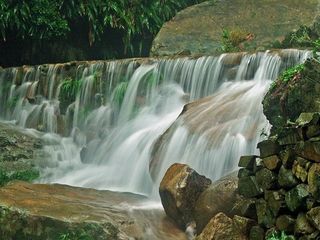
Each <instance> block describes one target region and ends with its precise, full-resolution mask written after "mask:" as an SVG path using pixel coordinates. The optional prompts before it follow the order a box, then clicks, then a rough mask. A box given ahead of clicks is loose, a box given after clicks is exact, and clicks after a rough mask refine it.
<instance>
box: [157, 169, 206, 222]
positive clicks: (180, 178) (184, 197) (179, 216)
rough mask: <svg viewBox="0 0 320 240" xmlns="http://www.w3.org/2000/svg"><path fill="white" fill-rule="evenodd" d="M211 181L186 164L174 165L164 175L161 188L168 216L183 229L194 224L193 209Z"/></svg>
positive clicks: (161, 195) (163, 204) (160, 191)
mask: <svg viewBox="0 0 320 240" xmlns="http://www.w3.org/2000/svg"><path fill="white" fill-rule="evenodd" d="M210 184H211V180H210V179H208V178H206V177H204V176H201V175H199V174H198V173H197V172H196V171H195V170H193V169H191V168H190V167H189V166H187V165H185V164H179V163H175V164H173V165H172V166H171V167H170V168H169V169H168V170H167V172H166V174H165V175H164V177H163V179H162V181H161V183H160V188H159V193H160V198H161V202H162V206H163V208H164V210H165V212H166V214H167V215H168V216H169V217H170V218H172V219H173V220H175V221H176V223H178V225H179V226H180V227H182V228H185V226H186V225H187V224H188V223H190V222H192V221H193V220H194V219H193V209H194V207H195V203H196V201H197V199H198V198H199V196H200V194H201V193H202V192H203V191H204V190H205V189H206V188H208V187H209V185H210Z"/></svg>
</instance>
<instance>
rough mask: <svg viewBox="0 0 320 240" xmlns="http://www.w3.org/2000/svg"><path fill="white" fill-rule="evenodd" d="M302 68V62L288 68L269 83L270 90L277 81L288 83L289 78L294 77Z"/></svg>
mask: <svg viewBox="0 0 320 240" xmlns="http://www.w3.org/2000/svg"><path fill="white" fill-rule="evenodd" d="M304 69H305V65H304V64H303V63H302V64H298V65H296V66H293V67H291V68H288V69H287V70H285V71H284V72H283V73H282V74H281V75H280V77H279V78H278V79H277V80H276V81H274V82H273V83H272V84H271V86H270V90H272V89H273V88H274V87H275V86H276V85H277V83H280V84H282V83H288V82H289V81H290V80H292V79H294V78H295V77H296V76H297V75H298V74H300V73H301V72H302V71H303V70H304Z"/></svg>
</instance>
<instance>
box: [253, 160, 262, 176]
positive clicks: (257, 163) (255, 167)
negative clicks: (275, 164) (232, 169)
mask: <svg viewBox="0 0 320 240" xmlns="http://www.w3.org/2000/svg"><path fill="white" fill-rule="evenodd" d="M263 167H264V165H263V161H262V159H261V158H256V160H255V161H254V164H253V172H254V173H256V172H258V171H259V170H261V169H262V168H263Z"/></svg>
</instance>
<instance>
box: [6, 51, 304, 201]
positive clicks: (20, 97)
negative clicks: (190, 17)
mask: <svg viewBox="0 0 320 240" xmlns="http://www.w3.org/2000/svg"><path fill="white" fill-rule="evenodd" d="M280 55H281V56H280ZM307 56H308V53H307V52H303V51H297V50H284V51H282V52H280V54H278V53H268V52H267V53H257V54H253V55H247V54H233V55H231V54H224V55H221V56H220V57H217V58H215V57H201V58H198V59H188V58H181V59H174V60H173V59H172V60H153V61H149V62H144V63H142V64H141V65H140V66H138V65H139V64H138V62H137V61H131V62H98V63H95V64H91V65H89V66H85V65H84V66H79V67H78V71H77V76H78V79H82V82H83V84H82V87H81V90H80V92H79V94H78V96H77V98H76V102H75V103H73V104H71V105H70V106H69V108H68V110H67V113H66V116H61V114H60V110H59V101H58V97H59V94H60V87H61V81H62V79H63V70H61V69H60V68H62V67H61V66H59V65H52V66H49V70H48V73H49V72H50V74H49V75H48V76H47V79H45V80H43V79H41V71H43V70H41V67H38V68H34V69H31V70H30V69H29V70H27V73H25V75H24V78H23V81H22V83H21V84H20V85H19V84H16V81H17V80H16V78H17V76H16V75H17V74H16V70H15V69H12V70H10V72H8V71H7V72H5V73H0V74H1V75H0V86H3V83H4V81H8V80H10V81H11V85H10V89H11V92H10V96H8V95H7V93H5V92H4V91H3V89H2V90H1V89H0V90H1V91H0V99H4V100H3V101H2V102H6V104H7V105H6V104H3V103H0V111H1V113H2V115H3V117H4V118H6V119H7V120H8V119H14V120H16V122H17V123H18V124H19V125H21V126H23V127H35V128H38V129H39V128H40V129H41V130H44V131H47V132H48V133H47V134H45V135H44V136H43V139H44V140H45V141H46V143H47V145H46V146H45V150H46V151H47V152H48V153H49V154H48V158H47V159H43V162H42V163H41V166H45V167H43V168H42V169H41V172H42V177H41V180H40V181H41V182H57V183H64V184H70V185H76V186H82V187H93V188H97V189H110V190H116V191H127V192H135V193H142V194H145V195H151V194H152V193H155V192H157V189H158V184H159V181H160V179H161V178H162V176H163V175H164V173H165V171H166V169H167V168H168V167H169V166H170V165H171V164H172V163H174V162H183V163H188V164H189V165H190V166H191V167H192V168H194V169H196V170H197V171H199V172H200V173H201V174H205V175H206V176H207V177H210V178H211V179H217V178H219V177H221V176H222V175H224V174H226V173H228V172H230V171H232V170H234V169H235V168H236V165H237V161H238V159H239V157H240V156H241V155H244V154H253V153H255V151H256V150H255V147H256V143H257V142H258V141H259V139H260V134H261V131H262V129H263V128H265V131H268V124H267V122H266V119H265V118H264V116H263V113H262V105H261V100H262V98H263V95H264V93H265V92H266V90H267V88H268V86H269V84H270V82H271V81H272V80H274V79H275V78H276V77H277V76H278V75H279V73H280V72H281V71H282V70H283V69H285V68H286V67H288V66H292V65H294V64H296V63H299V62H302V61H304V59H305V58H306V57H307ZM240 60H241V61H240ZM96 72H100V74H102V76H101V78H102V81H103V82H104V84H103V82H100V84H99V86H98V87H96V88H97V89H98V92H94V91H93V90H92V89H94V88H95V86H94V85H95V80H94V74H95V73H96ZM124 81H129V83H128V86H127V91H126V93H125V96H124V99H123V103H122V105H121V107H119V106H117V104H116V103H115V102H114V99H115V92H113V90H114V89H115V86H117V85H118V84H119V83H120V82H124ZM148 81H149V82H148ZM43 82H45V83H47V85H45V84H43ZM40 83H42V84H40ZM105 83H106V84H105ZM40 85H41V86H42V90H41V86H40ZM45 86H47V87H45ZM43 89H44V90H43ZM39 93H42V94H41V96H37V95H36V94H38V95H39ZM96 93H99V94H100V95H102V97H101V99H102V100H101V101H100V102H102V103H103V104H102V105H98V106H94V107H93V105H94V104H93V102H94V101H95V98H96V97H97V95H96ZM26 96H27V97H28V98H35V99H36V102H35V103H29V101H26V98H25V97H26ZM205 96H212V97H211V98H210V100H209V101H207V102H206V103H203V104H201V105H202V106H201V107H199V109H198V110H195V111H194V112H191V113H190V114H188V116H187V117H185V118H184V117H181V118H179V119H178V120H177V121H176V122H175V124H174V126H173V127H172V128H171V130H170V134H169V138H168V139H167V140H166V142H165V143H164V145H163V146H162V148H161V150H160V151H159V156H160V157H159V160H158V161H159V162H157V164H155V165H154V166H155V167H152V172H153V173H154V175H155V178H156V183H153V181H152V180H151V176H150V173H149V162H150V160H151V152H152V148H153V145H154V143H155V142H156V140H157V139H158V138H159V137H160V136H161V134H162V133H164V132H165V131H166V130H167V129H168V128H169V127H170V126H171V125H172V123H173V122H174V121H175V119H176V118H177V117H178V116H179V114H180V112H181V110H182V108H183V106H184V104H185V103H187V102H189V101H192V100H196V99H199V98H202V97H205ZM13 99H16V100H17V103H16V104H15V107H14V109H12V108H10V107H8V105H9V104H8V103H7V102H8V101H10V100H13ZM87 109H89V110H88V111H87ZM72 112H74V114H73V116H72ZM84 112H85V114H84ZM68 114H70V115H71V116H72V121H71V122H72V123H71V125H72V128H73V130H72V131H71V135H70V137H64V138H63V137H61V136H59V135H58V134H54V132H57V131H58V129H59V123H58V118H64V119H65V124H67V122H68V121H67V119H68V117H67V116H68ZM208 116H210V118H209V117H208ZM202 120H203V121H202ZM69 122H70V120H69ZM39 126H40V127H39ZM190 126H192V129H193V130H192V131H190ZM83 148H85V149H86V151H83V155H82V159H81V157H80V151H81V149H83ZM39 164H40V163H39Z"/></svg>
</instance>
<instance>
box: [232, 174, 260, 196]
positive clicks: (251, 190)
mask: <svg viewBox="0 0 320 240" xmlns="http://www.w3.org/2000/svg"><path fill="white" fill-rule="evenodd" d="M238 189H239V193H240V194H241V195H243V196H244V197H246V198H252V197H256V196H259V195H261V194H262V189H261V188H260V187H259V186H258V183H257V181H256V178H255V177H254V176H249V177H243V178H240V179H239V183H238Z"/></svg>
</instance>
